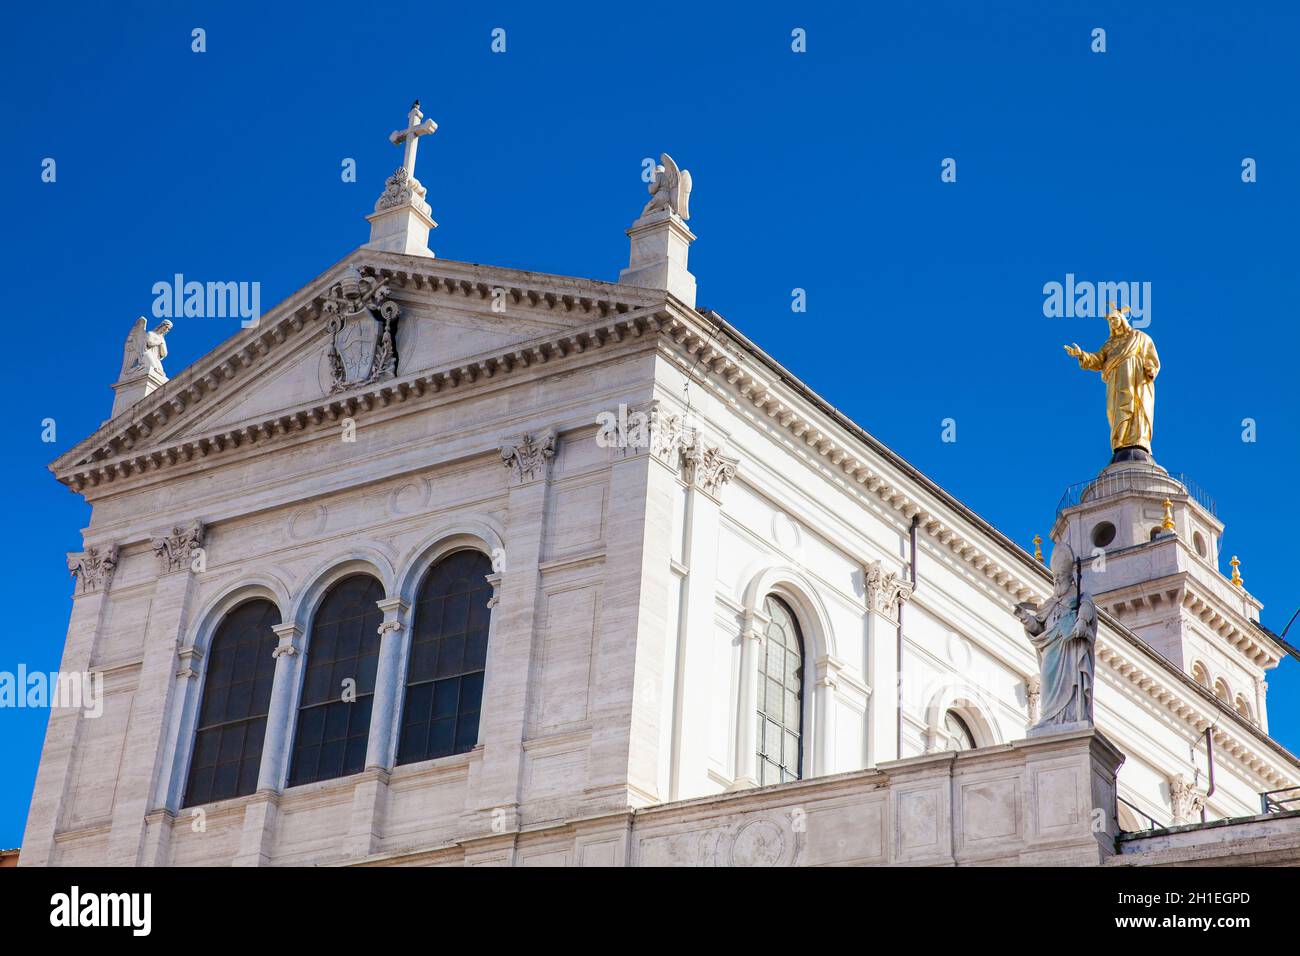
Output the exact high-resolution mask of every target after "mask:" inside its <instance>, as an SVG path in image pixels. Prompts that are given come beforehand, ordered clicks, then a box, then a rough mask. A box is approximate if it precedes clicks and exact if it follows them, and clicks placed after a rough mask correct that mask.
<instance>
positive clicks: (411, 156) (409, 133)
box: [388, 100, 438, 179]
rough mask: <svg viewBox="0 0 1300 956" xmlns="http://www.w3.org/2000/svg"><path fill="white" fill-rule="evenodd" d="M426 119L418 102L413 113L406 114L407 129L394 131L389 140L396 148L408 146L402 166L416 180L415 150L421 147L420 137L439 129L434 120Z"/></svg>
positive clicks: (414, 104)
mask: <svg viewBox="0 0 1300 956" xmlns="http://www.w3.org/2000/svg"><path fill="white" fill-rule="evenodd" d="M422 119H424V114H423V113H421V112H420V101H419V100H416V101H415V102H414V103H412V104H411V112H409V113H407V114H406V122H407V127H406V129H399V130H393V132H392V133H390V134H389V136H388V138H389V140H390V141H391V142H392V143H393V145H394V146H401V145H402V144H403V143H405V144H406V155H405V156H404V157H403V159H402V166H403V167H405V169H406V172H407V174H408V175H409V176H410V177H411V178H412V179H414V178H415V150H416V148H417V147H418V146H419V145H420V137H421V136H428V135H429V134H430V133H433V132H435V131H436V130H437V129H438V124H437V123H435V122H434V121H433V120H424V122H423V123H421V122H420V120H422Z"/></svg>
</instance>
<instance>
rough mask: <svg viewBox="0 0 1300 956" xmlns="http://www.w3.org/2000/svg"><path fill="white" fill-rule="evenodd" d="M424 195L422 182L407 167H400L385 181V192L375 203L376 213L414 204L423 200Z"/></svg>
mask: <svg viewBox="0 0 1300 956" xmlns="http://www.w3.org/2000/svg"><path fill="white" fill-rule="evenodd" d="M424 195H425V188H424V187H423V186H421V185H420V181H419V180H418V179H416V178H415V177H414V176H412V175H411V174H410V173H409V172H408V171H407V169H406V167H405V166H398V167H397V171H396V172H395V173H393V175H391V176H389V177H388V178H387V179H385V180H384V191H383V192H382V193H380V195H379V199H378V200H377V201H376V202H375V212H380V211H382V210H384V209H392V208H393V207H394V206H406V205H411V204H414V203H415V202H416V201H418V200H421V199H423V198H424Z"/></svg>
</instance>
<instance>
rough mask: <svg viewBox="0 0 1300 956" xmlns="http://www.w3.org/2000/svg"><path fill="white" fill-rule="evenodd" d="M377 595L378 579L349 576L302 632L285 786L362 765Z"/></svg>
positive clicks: (344, 772) (371, 692)
mask: <svg viewBox="0 0 1300 956" xmlns="http://www.w3.org/2000/svg"><path fill="white" fill-rule="evenodd" d="M383 597H384V589H383V587H382V586H381V585H380V583H379V582H378V581H376V580H375V579H374V578H372V577H370V576H369V575H367V574H354V575H352V576H351V577H347V578H344V579H343V580H342V581H339V582H337V583H336V584H334V585H333V586H332V587H331V588H330V589H329V591H328V592H326V594H325V599H324V600H323V601H321V603H320V607H319V608H317V610H316V616H315V617H314V618H313V619H312V622H311V632H310V633H309V634H308V636H307V672H306V674H305V675H304V677H303V682H302V700H301V701H300V702H299V704H298V728H297V730H296V731H295V733H294V737H293V762H292V764H291V766H290V769H289V786H291V787H295V786H297V785H298V784H301V783H311V782H312V781H313V780H329V779H330V778H332V777H346V776H347V775H348V774H352V773H359V772H361V771H362V770H364V769H365V766H366V739H367V737H369V735H370V706H371V703H372V702H373V700H374V694H375V667H376V665H377V664H378V660H379V624H380V622H381V621H382V620H383V618H384V615H383V613H382V612H381V611H380V610H379V606H378V604H377V603H376V602H378V601H381V600H383Z"/></svg>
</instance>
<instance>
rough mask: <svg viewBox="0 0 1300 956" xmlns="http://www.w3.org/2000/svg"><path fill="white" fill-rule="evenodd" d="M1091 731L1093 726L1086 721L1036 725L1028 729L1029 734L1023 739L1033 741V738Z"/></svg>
mask: <svg viewBox="0 0 1300 956" xmlns="http://www.w3.org/2000/svg"><path fill="white" fill-rule="evenodd" d="M1092 729H1093V725H1092V724H1091V723H1089V722H1088V721H1086V720H1075V721H1071V722H1070V723H1068V724H1038V725H1036V726H1033V727H1030V728H1029V732H1028V733H1026V734H1025V739H1026V740H1033V739H1034V738H1035V737H1054V736H1056V735H1057V734H1073V733H1078V732H1079V731H1082V730H1092Z"/></svg>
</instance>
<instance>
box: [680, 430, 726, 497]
mask: <svg viewBox="0 0 1300 956" xmlns="http://www.w3.org/2000/svg"><path fill="white" fill-rule="evenodd" d="M682 457H683V459H684V463H685V468H686V482H687V483H688V484H691V485H695V486H696V487H698V488H699V489H700V490H701V491H703V492H705V493H706V494H709V495H714V496H716V495H717V494H718V492H719V491H721V490H722V486H723V485H725V484H726V483H727V482H729V481H730V480H731V479H732V478H734V477H735V475H736V464H737V462H736V459H735V458H729V457H728V456H726V455H724V454H723V453H722V449H720V448H719V447H718V446H717V445H709V444H706V443H705V442H704V440H703V439H702V438H700V436H699V433H698V432H696V433H694V434H693V435H692V436H691V442H690V444H689V445H688V446H687V447H686V448H684V449H683V452H682Z"/></svg>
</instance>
